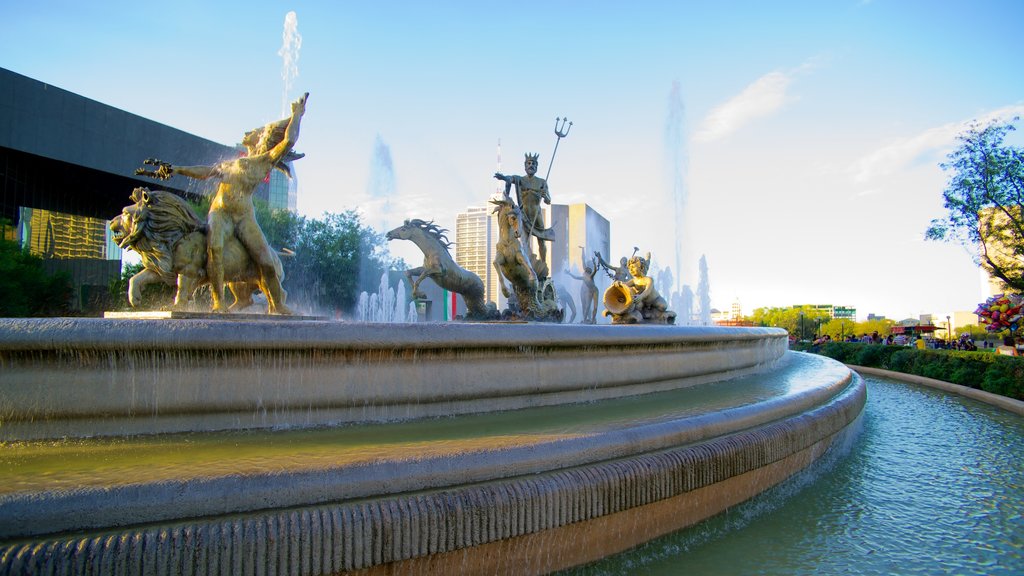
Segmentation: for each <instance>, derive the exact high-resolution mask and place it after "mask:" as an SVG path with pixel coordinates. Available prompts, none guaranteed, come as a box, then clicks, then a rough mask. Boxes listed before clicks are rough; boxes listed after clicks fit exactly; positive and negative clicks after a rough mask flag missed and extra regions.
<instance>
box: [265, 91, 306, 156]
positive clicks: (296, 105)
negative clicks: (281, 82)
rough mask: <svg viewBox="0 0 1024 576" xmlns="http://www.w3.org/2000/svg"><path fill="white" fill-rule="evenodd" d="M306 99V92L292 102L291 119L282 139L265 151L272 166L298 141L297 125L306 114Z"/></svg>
mask: <svg viewBox="0 0 1024 576" xmlns="http://www.w3.org/2000/svg"><path fill="white" fill-rule="evenodd" d="M308 98H309V92H306V93H305V94H303V95H302V97H301V98H299V99H298V100H296V101H295V102H292V117H291V118H290V119H289V120H288V127H287V128H285V131H284V139H283V140H281V141H280V142H278V143H277V145H276V146H274V147H273V148H271V149H270V150H269V151H267V156H269V158H270V161H271V162H272V163H273V164H277V163H278V162H280V161H281V159H282V158H284V157H285V155H286V154H288V152H289V151H290V150H291V149H292V147H293V146H295V142H297V141H298V139H299V125H300V124H301V123H302V115H303V114H305V113H306V99H308Z"/></svg>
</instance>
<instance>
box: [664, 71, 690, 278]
mask: <svg viewBox="0 0 1024 576" xmlns="http://www.w3.org/2000/svg"><path fill="white" fill-rule="evenodd" d="M684 116H685V108H684V107H683V98H682V90H681V89H680V87H679V81H675V82H673V83H672V90H671V91H670V92H669V96H668V112H667V114H666V117H665V147H664V154H665V161H664V165H665V178H666V184H667V189H668V191H669V194H670V196H671V202H672V214H673V222H672V227H673V228H674V230H675V238H674V241H675V245H674V246H673V248H674V249H675V254H674V257H675V259H674V264H675V281H676V290H679V289H681V286H682V285H683V284H684V283H685V281H686V280H687V279H688V276H689V275H688V274H687V272H686V269H685V268H684V265H683V263H684V262H688V261H689V258H687V257H686V252H687V250H686V248H685V247H686V245H687V244H688V242H687V241H686V240H687V238H686V236H687V234H688V228H689V227H688V226H687V225H686V205H687V201H688V191H687V189H686V170H687V154H686V138H685V130H684V125H683V120H684Z"/></svg>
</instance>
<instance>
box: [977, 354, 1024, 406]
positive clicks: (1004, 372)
mask: <svg viewBox="0 0 1024 576" xmlns="http://www.w3.org/2000/svg"><path fill="white" fill-rule="evenodd" d="M996 360H997V361H996V362H993V363H992V365H991V366H990V367H989V369H988V370H986V371H985V376H984V377H983V378H982V380H981V389H982V390H984V391H986V392H991V393H993V394H1002V395H1003V396H1008V397H1010V398H1016V399H1017V400H1024V360H1022V359H1021V358H1018V357H1013V356H999V357H998V358H996Z"/></svg>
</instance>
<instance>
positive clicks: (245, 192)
mask: <svg viewBox="0 0 1024 576" xmlns="http://www.w3.org/2000/svg"><path fill="white" fill-rule="evenodd" d="M308 97H309V93H308V92H307V93H306V94H304V95H303V96H302V97H301V98H299V99H298V100H296V101H295V102H293V103H292V114H291V117H290V118H286V119H285V120H281V121H278V122H271V123H270V124H267V125H266V126H263V127H262V128H257V129H255V130H250V131H249V132H246V133H245V136H244V138H243V139H242V145H243V146H245V148H246V150H247V151H248V154H247V155H246V156H243V157H241V158H236V159H233V160H227V161H225V162H221V163H220V164H216V165H214V166H172V165H170V164H167V163H165V162H161V161H159V160H147V161H146V163H147V164H154V165H157V166H159V168H158V169H157V170H156V172H146V171H144V170H138V171H136V173H137V174H145V175H149V176H155V177H157V178H162V179H167V178H170V177H171V176H172V175H173V174H181V175H182V176H186V177H189V178H194V179H196V180H207V179H210V178H216V179H218V180H220V184H219V185H218V186H217V193H216V196H214V198H213V203H212V204H211V205H210V213H209V215H208V216H207V227H208V231H207V238H206V239H207V263H206V272H207V275H208V276H209V281H210V287H211V290H210V292H211V294H212V296H213V311H214V312H224V311H226V307H225V305H224V302H223V298H224V266H225V264H224V247H225V243H226V242H227V240H228V239H229V238H231V237H237V238H238V240H239V241H241V242H242V244H243V245H244V246H245V250H246V252H248V254H249V257H250V258H252V260H253V261H254V262H255V263H256V266H257V269H258V270H259V274H260V286H261V287H263V289H264V292H265V293H266V296H267V300H268V302H269V306H268V312H269V313H270V314H291V313H292V311H291V310H289V309H288V307H287V306H285V299H286V294H285V292H284V289H283V288H282V287H281V274H280V272H279V266H280V261H279V259H278V258H277V256H276V253H275V252H274V250H273V249H271V247H270V245H269V244H268V243H267V239H266V237H264V236H263V230H261V229H260V226H259V224H258V223H257V222H256V213H255V210H254V208H253V204H252V195H253V193H254V192H255V191H256V187H257V186H258V185H259V183H260V182H262V181H263V180H265V179H266V178H267V175H268V174H269V173H270V171H271V170H272V169H274V168H280V169H282V170H285V171H287V170H286V168H285V167H284V165H283V164H282V163H281V162H282V160H283V159H284V158H285V156H287V155H288V153H289V152H291V150H292V147H293V146H295V142H296V140H298V138H299V124H300V122H301V120H302V115H303V114H304V113H305V111H306V99H307V98H308Z"/></svg>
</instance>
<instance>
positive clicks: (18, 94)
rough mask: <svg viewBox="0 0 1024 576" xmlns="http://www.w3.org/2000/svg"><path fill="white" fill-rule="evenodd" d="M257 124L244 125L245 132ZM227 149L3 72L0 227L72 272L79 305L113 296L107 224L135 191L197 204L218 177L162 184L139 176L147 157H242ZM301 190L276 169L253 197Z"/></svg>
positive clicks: (282, 203)
mask: <svg viewBox="0 0 1024 576" xmlns="http://www.w3.org/2000/svg"><path fill="white" fill-rule="evenodd" d="M248 128H251V127H244V126H243V127H239V136H240V137H241V135H242V134H243V133H244V132H245V130H246V129H248ZM238 154H239V151H238V150H237V149H236V148H235V147H234V146H225V145H222V144H218V143H216V142H212V141H210V140H206V139H204V138H201V137H199V136H195V135H192V134H188V133H186V132H183V131H181V130H178V129H176V128H172V127H170V126H166V125H164V124H160V123H159V122H154V121H153V120H149V119H146V118H143V117H141V116H137V115H135V114H131V113H129V112H125V111H124V110H119V109H117V108H114V107H112V106H108V105H106V104H102V103H100V102H96V101H95V100H90V99H89V98H86V97H83V96H80V95H78V94H74V93H72V92H69V91H67V90H63V89H61V88H57V87H55V86H52V85H50V84H47V83H45V82H41V81H39V80H35V79H32V78H29V77H27V76H22V75H21V74H17V73H15V72H12V71H10V70H6V69H3V68H0V228H2V229H3V231H4V233H3V235H4V237H5V238H6V239H8V240H15V241H18V242H20V243H21V244H22V246H24V247H26V248H28V249H29V250H30V251H31V252H32V253H33V254H35V255H37V256H40V257H42V258H43V259H44V266H45V267H46V268H47V269H48V270H50V271H64V272H68V273H69V274H70V275H71V278H72V284H73V286H74V298H73V301H72V302H71V303H70V304H71V306H72V307H73V308H78V309H91V308H94V307H95V306H102V303H96V302H93V300H94V299H95V298H102V296H103V295H105V294H106V292H107V286H108V284H109V282H110V281H111V280H113V279H116V278H117V277H118V276H119V275H120V271H121V250H120V249H119V248H118V247H117V246H116V245H115V244H113V243H112V242H111V241H110V237H109V232H108V230H107V222H108V221H109V220H110V219H111V218H113V217H114V216H117V215H118V214H120V213H121V209H122V208H123V207H124V206H125V205H127V204H129V203H130V200H129V198H128V197H129V195H130V194H131V192H132V190H133V189H134V188H136V187H139V186H145V187H148V188H151V189H161V190H168V191H171V192H175V193H177V194H179V195H181V196H184V197H193V198H197V197H200V196H203V195H206V194H208V193H209V192H211V191H212V190H213V187H214V186H215V185H216V182H214V181H208V182H196V181H194V180H189V179H186V178H184V177H182V176H174V177H172V178H171V179H169V180H166V181H159V180H152V179H149V178H143V177H140V176H136V175H135V170H136V168H140V167H143V163H142V161H143V160H144V159H146V158H159V159H161V160H164V161H167V162H171V163H173V164H179V165H211V164H216V163H217V162H220V161H223V160H227V159H230V158H232V157H237V156H238ZM296 195H297V188H296V184H295V182H294V181H291V182H289V181H288V179H287V178H286V177H285V175H284V174H280V173H279V172H278V171H276V170H275V171H273V174H272V175H271V177H270V178H269V179H268V181H267V182H265V183H263V184H262V185H261V186H260V187H259V188H258V189H257V191H256V194H255V198H256V199H258V200H263V201H265V202H268V203H270V205H271V207H274V208H290V207H294V204H295V198H296Z"/></svg>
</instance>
